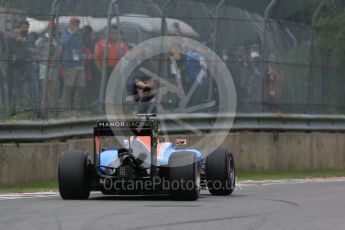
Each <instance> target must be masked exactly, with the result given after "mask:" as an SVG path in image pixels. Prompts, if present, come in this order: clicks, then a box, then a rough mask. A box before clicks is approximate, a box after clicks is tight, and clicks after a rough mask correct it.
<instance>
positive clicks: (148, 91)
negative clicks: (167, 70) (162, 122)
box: [133, 44, 158, 113]
mask: <svg viewBox="0 0 345 230" xmlns="http://www.w3.org/2000/svg"><path fill="white" fill-rule="evenodd" d="M153 51H154V50H153V47H152V44H149V45H148V46H147V47H145V49H144V58H147V59H145V61H143V62H142V63H141V64H140V65H139V66H138V67H137V69H136V70H135V71H134V81H133V95H134V99H135V102H136V103H137V107H138V113H155V112H156V108H155V107H154V103H155V96H156V94H155V93H154V92H153V89H154V88H155V85H156V81H155V79H154V77H153V76H150V73H153V74H157V73H158V64H157V62H156V61H155V60H154V59H153V58H152V55H153ZM143 70H144V71H148V72H146V73H145V72H144V71H143Z"/></svg>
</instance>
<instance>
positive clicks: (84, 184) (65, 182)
mask: <svg viewBox="0 0 345 230" xmlns="http://www.w3.org/2000/svg"><path fill="white" fill-rule="evenodd" d="M88 163H89V156H88V154H87V153H85V152H83V151H66V152H63V153H62V156H61V158H60V162H59V169H58V170H59V171H58V181H59V192H60V195H61V197H62V199H65V200H84V199H88V198H89V196H90V188H89V181H88V168H87V167H88Z"/></svg>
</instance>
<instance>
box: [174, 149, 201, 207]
mask: <svg viewBox="0 0 345 230" xmlns="http://www.w3.org/2000/svg"><path fill="white" fill-rule="evenodd" d="M169 181H170V195H171V198H172V199H174V200H188V201H194V200H197V199H198V198H199V194H200V167H199V164H198V157H197V155H196V154H195V153H194V152H176V153H173V154H172V155H171V156H170V158H169Z"/></svg>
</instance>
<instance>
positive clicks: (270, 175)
mask: <svg viewBox="0 0 345 230" xmlns="http://www.w3.org/2000/svg"><path fill="white" fill-rule="evenodd" d="M328 177H345V169H344V170H315V171H239V172H237V178H238V181H247V180H254V181H261V180H279V179H308V178H309V179H310V178H328ZM50 191H53V192H57V191H58V184H57V182H48V183H37V184H27V185H15V186H6V187H5V186H1V187H0V194H5V193H24V192H50Z"/></svg>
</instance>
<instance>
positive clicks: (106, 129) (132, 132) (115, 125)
mask: <svg viewBox="0 0 345 230" xmlns="http://www.w3.org/2000/svg"><path fill="white" fill-rule="evenodd" d="M146 118H147V116H146ZM158 125H159V123H158V121H157V120H133V121H98V122H97V126H96V127H95V128H94V153H95V154H94V162H95V166H96V168H97V169H98V168H99V167H100V159H99V153H100V147H101V137H106V136H150V137H151V170H150V176H152V177H154V176H156V175H157V174H158V171H157V139H158ZM97 173H99V172H98V171H97ZM99 175H100V174H99Z"/></svg>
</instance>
